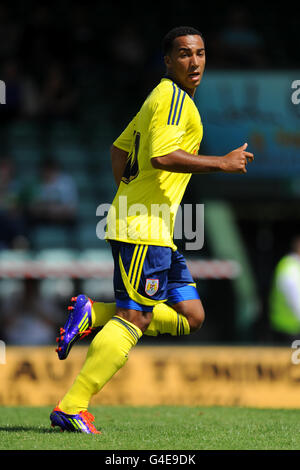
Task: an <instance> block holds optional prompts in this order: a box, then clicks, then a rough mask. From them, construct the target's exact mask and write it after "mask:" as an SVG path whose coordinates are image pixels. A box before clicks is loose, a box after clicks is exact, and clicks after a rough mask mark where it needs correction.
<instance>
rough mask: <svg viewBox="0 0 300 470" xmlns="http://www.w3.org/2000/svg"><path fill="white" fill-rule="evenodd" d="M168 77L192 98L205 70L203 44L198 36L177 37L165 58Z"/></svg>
mask: <svg viewBox="0 0 300 470" xmlns="http://www.w3.org/2000/svg"><path fill="white" fill-rule="evenodd" d="M165 64H166V66H167V70H168V75H169V76H170V77H171V78H173V79H174V81H176V82H177V83H178V85H181V87H182V88H183V89H184V90H186V91H187V92H188V93H189V94H190V95H191V96H194V94H195V91H196V88H197V86H198V85H199V84H200V82H201V78H202V75H203V72H204V68H205V48H204V42H203V40H202V38H201V37H200V36H199V35H189V36H179V37H178V38H176V39H174V42H173V49H172V51H171V52H170V54H169V55H168V56H166V57H165Z"/></svg>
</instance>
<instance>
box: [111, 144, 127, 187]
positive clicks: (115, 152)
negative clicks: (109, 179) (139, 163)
mask: <svg viewBox="0 0 300 470" xmlns="http://www.w3.org/2000/svg"><path fill="white" fill-rule="evenodd" d="M110 157H111V164H112V171H113V175H114V179H115V182H116V184H117V187H119V186H120V183H121V179H122V176H123V174H124V170H125V167H126V163H127V159H128V152H126V151H125V150H122V149H120V148H118V147H116V146H115V145H114V144H113V145H112V146H111V147H110Z"/></svg>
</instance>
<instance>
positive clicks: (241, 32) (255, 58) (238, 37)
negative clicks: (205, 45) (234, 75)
mask: <svg viewBox="0 0 300 470" xmlns="http://www.w3.org/2000/svg"><path fill="white" fill-rule="evenodd" d="M210 47H211V49H212V56H213V57H212V61H213V63H214V65H217V66H218V67H225V68H231V67H233V68H234V67H239V68H241V67H246V68H256V67H266V66H267V59H266V54H265V52H264V48H265V46H264V40H263V37H262V36H261V35H260V34H259V33H258V31H256V30H255V28H254V26H253V25H252V18H251V15H250V12H249V11H248V10H247V8H246V7H245V6H242V5H241V4H238V5H233V6H232V7H231V8H229V10H228V15H227V19H226V18H225V26H224V28H223V30H222V31H221V32H220V33H219V34H217V35H216V36H215V39H213V38H212V39H211V46H210Z"/></svg>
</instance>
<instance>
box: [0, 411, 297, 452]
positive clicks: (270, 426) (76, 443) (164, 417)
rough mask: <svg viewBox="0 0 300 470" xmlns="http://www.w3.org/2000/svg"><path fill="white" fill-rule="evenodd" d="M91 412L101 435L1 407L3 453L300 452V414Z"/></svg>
mask: <svg viewBox="0 0 300 470" xmlns="http://www.w3.org/2000/svg"><path fill="white" fill-rule="evenodd" d="M90 411H91V412H92V413H93V414H94V416H95V418H96V420H95V424H96V427H97V428H98V429H100V430H101V431H102V434H101V435H86V434H80V433H67V432H64V433H62V432H60V431H59V428H54V429H53V428H50V422H49V414H50V412H51V408H50V407H41V408H29V407H0V449H1V450H114V451H117V450H271V449H274V450H275V449H276V450H298V449H300V410H258V409H250V408H226V407H208V408H205V407H179V406H155V407H127V406H103V407H94V408H91V410H90Z"/></svg>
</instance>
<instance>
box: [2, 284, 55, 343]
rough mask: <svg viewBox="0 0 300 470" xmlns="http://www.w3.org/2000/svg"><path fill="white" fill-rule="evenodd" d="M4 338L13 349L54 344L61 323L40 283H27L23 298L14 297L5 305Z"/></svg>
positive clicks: (3, 313)
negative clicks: (15, 346)
mask: <svg viewBox="0 0 300 470" xmlns="http://www.w3.org/2000/svg"><path fill="white" fill-rule="evenodd" d="M1 310H2V315H1V323H2V334H3V335H4V338H3V339H4V340H5V342H6V343H7V344H9V345H11V344H14V345H48V344H53V342H54V341H55V332H56V329H57V323H58V322H59V320H60V316H61V315H60V311H59V308H58V306H57V305H56V304H55V303H54V302H52V301H50V300H49V298H47V299H43V298H42V297H41V295H40V292H39V281H38V280H37V279H30V278H28V279H25V280H24V290H23V293H22V294H21V295H16V294H14V295H13V296H12V297H8V298H6V299H5V300H4V301H3V302H2V309H1Z"/></svg>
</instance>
